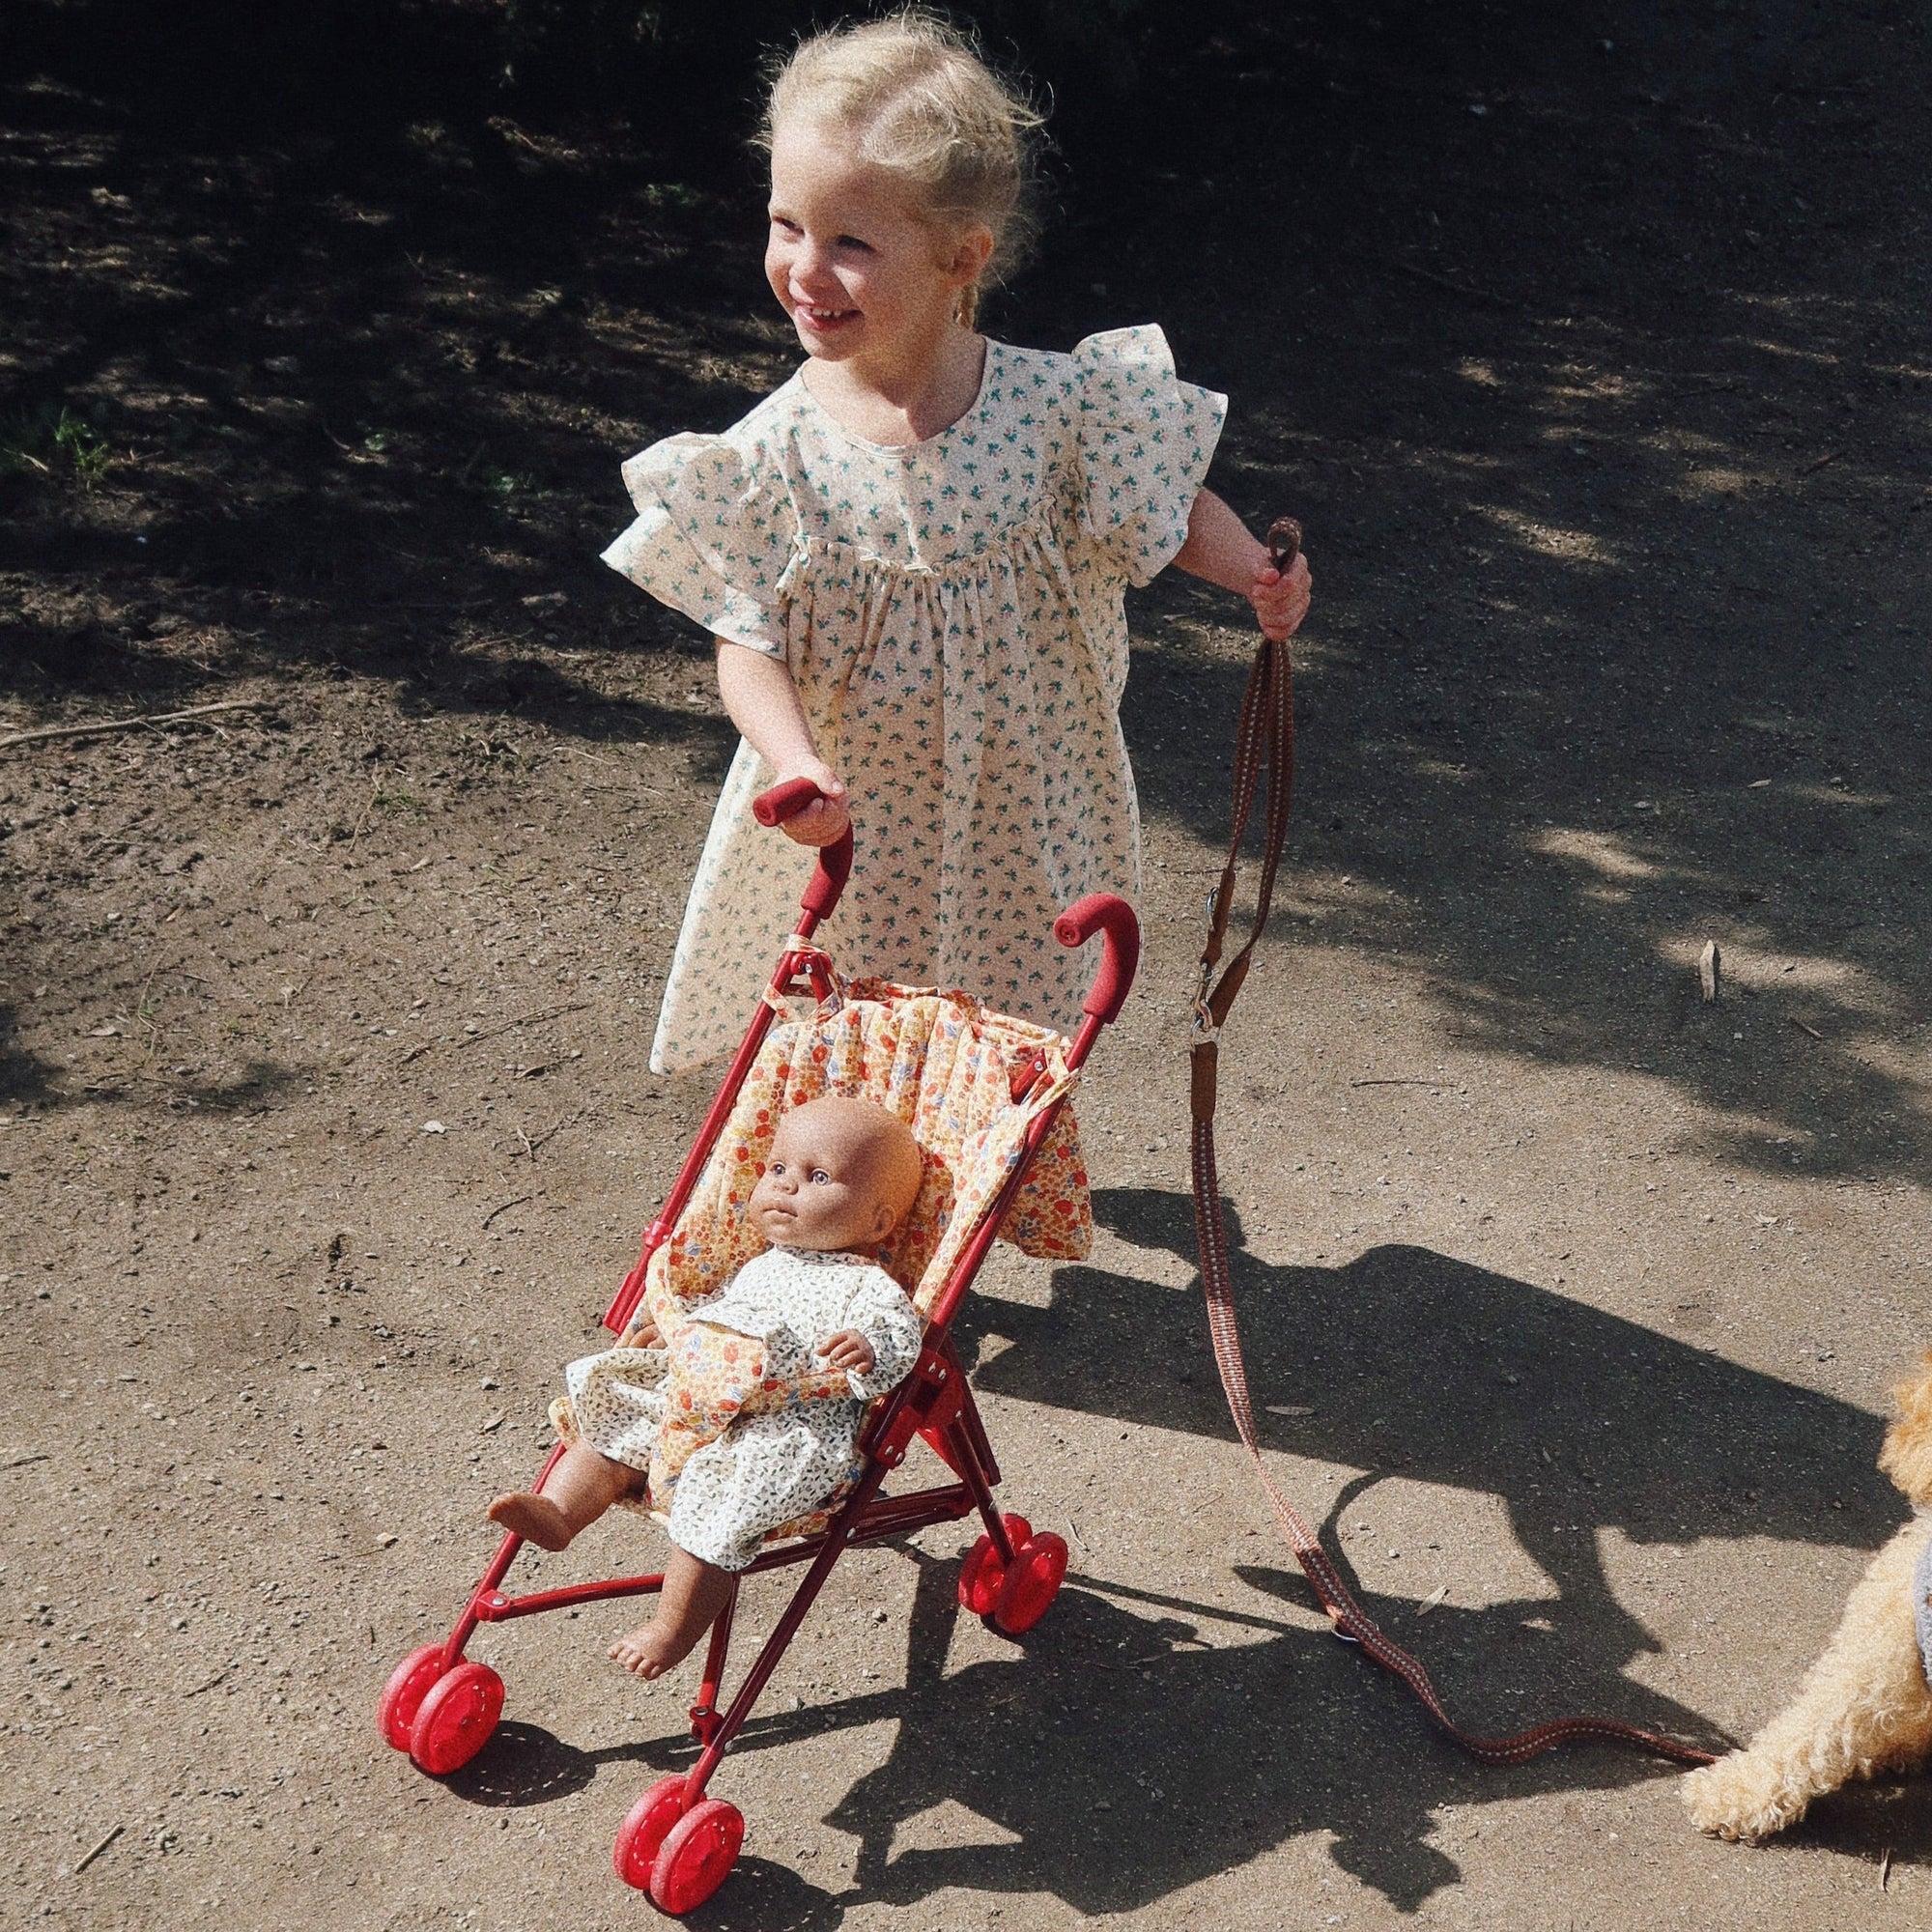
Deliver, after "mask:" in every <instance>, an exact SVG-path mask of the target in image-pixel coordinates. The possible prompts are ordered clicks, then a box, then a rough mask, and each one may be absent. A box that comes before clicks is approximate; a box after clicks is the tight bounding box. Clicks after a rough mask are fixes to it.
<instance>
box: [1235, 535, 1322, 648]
mask: <svg viewBox="0 0 1932 1932" xmlns="http://www.w3.org/2000/svg"><path fill="white" fill-rule="evenodd" d="M1311 583H1312V580H1311V578H1310V577H1309V575H1308V559H1307V558H1306V557H1305V556H1297V557H1296V558H1295V559H1294V561H1293V563H1292V564H1290V565H1289V567H1288V572H1287V574H1286V575H1285V576H1284V575H1283V574H1282V572H1280V571H1278V570H1277V569H1275V567H1274V565H1273V564H1271V563H1269V562H1268V561H1267V554H1266V552H1263V554H1262V567H1261V568H1260V570H1258V571H1257V572H1256V573H1255V579H1254V582H1252V583H1250V584H1249V585H1248V602H1249V603H1250V604H1252V605H1253V606H1254V607H1255V615H1256V617H1258V618H1259V619H1260V620H1261V627H1262V630H1263V631H1264V633H1265V635H1266V636H1268V637H1270V638H1272V639H1274V640H1275V642H1276V643H1281V642H1282V641H1283V640H1284V639H1289V638H1292V637H1293V636H1294V634H1295V632H1296V631H1298V630H1299V629H1300V628H1301V620H1302V619H1303V618H1304V617H1305V616H1307V615H1308V604H1309V599H1310V596H1311V594H1312V592H1311V588H1310V586H1311Z"/></svg>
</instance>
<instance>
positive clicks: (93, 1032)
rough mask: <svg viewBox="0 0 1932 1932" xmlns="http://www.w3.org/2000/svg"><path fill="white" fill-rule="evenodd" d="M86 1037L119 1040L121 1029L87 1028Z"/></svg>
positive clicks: (109, 1027)
mask: <svg viewBox="0 0 1932 1932" xmlns="http://www.w3.org/2000/svg"><path fill="white" fill-rule="evenodd" d="M87 1037H88V1038H89V1039H119V1038H120V1037H121V1029H120V1028H119V1027H118V1026H98V1027H89V1028H88V1030H87Z"/></svg>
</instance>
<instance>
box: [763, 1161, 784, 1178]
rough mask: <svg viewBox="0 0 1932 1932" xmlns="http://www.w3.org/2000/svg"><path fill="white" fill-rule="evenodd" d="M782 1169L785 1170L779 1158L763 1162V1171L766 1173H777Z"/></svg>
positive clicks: (781, 1171) (780, 1172)
mask: <svg viewBox="0 0 1932 1932" xmlns="http://www.w3.org/2000/svg"><path fill="white" fill-rule="evenodd" d="M784 1171H785V1164H784V1162H783V1161H781V1160H771V1161H767V1162H766V1163H765V1172H766V1173H767V1174H772V1175H779V1174H782V1173H783V1172H784Z"/></svg>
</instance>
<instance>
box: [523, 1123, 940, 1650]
mask: <svg viewBox="0 0 1932 1932" xmlns="http://www.w3.org/2000/svg"><path fill="white" fill-rule="evenodd" d="M920 1179H921V1163H920V1152H919V1146H918V1143H917V1142H915V1141H914V1139H913V1137H912V1133H911V1130H910V1129H909V1128H908V1127H907V1126H906V1125H905V1123H904V1122H902V1121H900V1120H899V1118H898V1117H897V1116H896V1115H895V1114H894V1113H892V1112H890V1111H889V1110H888V1109H887V1108H884V1107H880V1106H876V1105H874V1104H872V1103H871V1102H869V1101H865V1100H847V1099H837V1098H825V1099H819V1100H812V1101H810V1102H808V1103H807V1104H806V1105H805V1106H802V1107H798V1108H795V1109H793V1110H792V1111H791V1112H790V1113H788V1114H786V1115H785V1116H784V1117H783V1118H782V1119H781V1121H780V1122H779V1126H778V1131H777V1133H776V1134H775V1135H774V1137H773V1140H772V1147H771V1152H770V1154H769V1156H768V1157H767V1159H766V1163H765V1171H764V1174H763V1175H762V1176H761V1177H760V1179H759V1180H758V1182H757V1185H756V1186H755V1187H753V1190H752V1198H751V1201H750V1203H749V1204H748V1207H747V1210H746V1211H747V1212H748V1214H749V1215H750V1217H751V1220H752V1224H753V1227H754V1228H755V1229H756V1230H757V1232H758V1233H759V1234H761V1235H762V1236H764V1237H765V1239H766V1240H767V1241H769V1242H770V1243H771V1244H772V1245H771V1246H770V1247H769V1248H768V1249H766V1251H765V1252H764V1253H763V1254H761V1255H758V1256H756V1257H755V1258H754V1259H753V1260H752V1261H750V1262H748V1263H746V1264H745V1265H744V1266H743V1267H742V1268H740V1269H739V1270H738V1272H737V1274H736V1275H735V1276H733V1277H732V1279H731V1281H730V1282H729V1283H728V1284H727V1285H726V1286H725V1289H724V1290H723V1291H722V1292H721V1293H718V1294H715V1295H713V1296H712V1297H711V1298H710V1299H709V1300H708V1301H701V1302H697V1303H695V1304H692V1305H691V1306H690V1307H689V1309H688V1310H687V1311H686V1312H684V1313H683V1314H682V1315H681V1318H680V1320H679V1321H678V1324H677V1326H676V1327H675V1328H674V1329H673V1330H672V1332H671V1333H670V1335H669V1336H668V1338H667V1337H665V1336H662V1335H661V1334H660V1333H659V1331H658V1327H657V1323H656V1321H654V1320H653V1319H652V1318H651V1317H650V1316H648V1315H646V1316H644V1317H643V1318H642V1319H641V1320H640V1321H639V1322H637V1323H634V1324H633V1326H632V1328H631V1329H630V1331H629V1332H628V1333H627V1334H626V1335H625V1336H624V1338H623V1340H622V1341H621V1342H620V1343H619V1345H618V1346H617V1347H616V1348H614V1349H609V1350H605V1351H604V1352H603V1353H602V1354H596V1355H587V1356H585V1357H584V1358H583V1359H582V1360H581V1361H576V1362H572V1363H571V1364H570V1365H569V1367H568V1368H567V1369H566V1370H565V1371H564V1380H565V1383H566V1386H567V1387H568V1388H569V1391H570V1408H571V1411H572V1413H573V1417H574V1428H573V1429H571V1430H567V1431H566V1433H567V1434H568V1435H570V1437H571V1439H570V1443H569V1447H568V1448H566V1449H565V1451H564V1453H563V1455H562V1457H561V1458H560V1459H559V1461H558V1463H557V1464H556V1466H555V1467H554V1469H553V1470H552V1471H551V1473H550V1475H549V1477H548V1479H547V1480H546V1482H545V1484H544V1487H543V1490H542V1492H529V1491H525V1492H519V1493H516V1494H513V1495H506V1496H498V1497H497V1500H496V1501H495V1502H493V1503H492V1504H491V1505H490V1509H489V1515H490V1517H491V1519H492V1520H494V1521H496V1522H499V1523H501V1524H502V1525H503V1527H504V1528H505V1529H509V1530H514V1531H515V1532H516V1534H518V1535H519V1536H523V1537H527V1538H528V1539H529V1540H530V1541H531V1542H532V1543H535V1544H538V1545H540V1546H541V1547H542V1548H545V1549H562V1548H566V1547H567V1546H568V1545H569V1544H570V1542H571V1540H572V1539H573V1538H574V1537H575V1536H576V1535H577V1533H578V1532H579V1531H580V1530H582V1529H583V1528H584V1527H586V1526H587V1525H588V1524H590V1523H592V1522H594V1521H596V1520H597V1519H598V1518H599V1517H601V1516H602V1515H603V1514H604V1512H605V1511H606V1510H608V1509H610V1508H611V1505H612V1504H615V1503H647V1504H648V1505H649V1507H650V1508H652V1509H653V1510H655V1511H658V1512H661V1513H663V1514H664V1515H665V1516H666V1519H667V1520H666V1525H665V1526H666V1532H667V1534H668V1536H669V1538H670V1542H671V1545H672V1555H671V1559H670V1562H669V1564H668V1566H667V1568H666V1571H665V1580H664V1590H663V1594H662V1596H661V1597H660V1600H659V1605H658V1613H657V1615H656V1616H655V1617H653V1618H652V1620H651V1621H650V1622H649V1623H647V1624H645V1625H643V1626H642V1627H641V1628H639V1629H638V1630H635V1631H633V1632H632V1633H631V1634H629V1635H628V1636H625V1637H622V1638H620V1639H619V1640H618V1641H617V1642H616V1643H614V1644H612V1645H611V1657H613V1658H614V1659H615V1660H616V1661H617V1662H619V1663H621V1664H622V1665H623V1666H624V1667H625V1669H627V1670H631V1671H634V1672H636V1674H637V1675H638V1676H639V1677H656V1676H658V1675H659V1674H660V1673H661V1672H663V1671H665V1670H668V1668H669V1667H670V1666H671V1665H672V1664H674V1663H676V1662H679V1660H680V1659H682V1658H683V1657H684V1656H685V1655H686V1654H687V1653H688V1652H689V1651H690V1650H691V1648H692V1647H693V1645H695V1644H696V1641H697V1639H698V1638H699V1637H700V1636H701V1635H702V1634H704V1633H705V1631H707V1630H708V1629H709V1628H710V1627H711V1625H712V1623H713V1622H714V1621H715V1619H716V1618H717V1615H718V1613H719V1611H720V1610H721V1609H723V1608H724V1606H725V1602H726V1600H727V1599H728V1598H729V1596H730V1591H731V1584H732V1579H733V1577H734V1575H735V1574H736V1573H737V1572H738V1571H741V1570H743V1569H744V1568H745V1566H746V1565H747V1564H749V1563H750V1562H751V1561H752V1559H753V1557H754V1556H755V1555H756V1554H757V1553H758V1547H759V1545H760V1543H761V1542H762V1541H763V1539H764V1536H765V1534H766V1533H767V1532H768V1531H770V1530H773V1529H776V1528H777V1527H779V1525H780V1524H781V1523H785V1522H790V1521H793V1520H796V1519H798V1518H800V1517H804V1516H809V1515H810V1513H811V1512H812V1511H813V1510H814V1509H816V1508H818V1507H819V1505H820V1504H822V1503H823V1502H824V1500H825V1498H826V1497H827V1496H828V1495H829V1494H830V1493H831V1492H832V1491H833V1490H834V1489H835V1488H837V1486H838V1483H839V1482H840V1481H841V1480H842V1479H843V1478H844V1477H845V1476H846V1475H847V1474H848V1473H850V1472H851V1470H852V1469H853V1468H854V1467H855V1465H856V1462H857V1454H856V1451H857V1443H858V1436H859V1429H860V1425H861V1423H862V1421H863V1419H864V1416H865V1412H866V1406H867V1404H868V1403H869V1402H871V1401H872V1400H873V1399H874V1398H875V1397H877V1396H881V1395H884V1394H885V1393H886V1392H887V1391H888V1390H889V1389H891V1388H893V1387H894V1386H895V1384H896V1383H897V1382H899V1381H900V1380H901V1379H902V1378H904V1377H905V1376H906V1374H907V1373H908V1372H909V1371H910V1369H911V1368H912V1365H913V1362H914V1360H915V1359H916V1358H917V1356H918V1354H919V1347H920V1335H921V1326H922V1324H921V1321H920V1318H919V1315H918V1312H917V1311H916V1310H915V1309H914V1307H913V1305H912V1303H911V1301H910V1300H908V1299H907V1297H906V1293H905V1291H904V1290H903V1289H902V1288H900V1287H899V1285H898V1284H897V1283H896V1282H895V1281H894V1280H893V1278H892V1277H891V1276H890V1275H889V1274H887V1273H886V1271H885V1270H884V1269H883V1268H881V1267H880V1266H878V1264H876V1263H875V1262H874V1261H873V1260H872V1259H871V1256H872V1255H873V1254H875V1253H876V1251H877V1249H878V1247H879V1245H880V1243H881V1242H883V1241H884V1240H886V1238H887V1237H888V1236H890V1235H891V1234H892V1233H893V1231H894V1229H895V1228H896V1227H897V1226H898V1225H899V1223H900V1222H901V1221H903V1220H904V1219H905V1217H906V1215H907V1214H908V1213H909V1212H910V1211H911V1209H912V1205H913V1201H914V1198H915V1197H916V1196H917V1195H918V1193H919V1186H920ZM721 1336H723V1337H725V1338H728V1339H725V1340H723V1341H721V1340H720V1337H721ZM748 1391H764V1392H767V1393H769V1392H772V1391H778V1392H779V1393H780V1402H779V1403H778V1404H777V1405H776V1406H767V1407H760V1408H759V1409H758V1410H757V1411H756V1412H741V1406H742V1405H743V1404H744V1402H745V1398H746V1395H747V1393H748Z"/></svg>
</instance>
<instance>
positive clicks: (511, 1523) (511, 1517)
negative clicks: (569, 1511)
mask: <svg viewBox="0 0 1932 1932" xmlns="http://www.w3.org/2000/svg"><path fill="white" fill-rule="evenodd" d="M484 1514H485V1515H486V1516H487V1517H488V1518H489V1519H490V1520H491V1521H492V1522H496V1523H501V1524H502V1526H503V1527H504V1528H505V1529H507V1530H509V1531H510V1532H511V1534H512V1535H515V1536H521V1537H523V1538H524V1539H525V1540H526V1541H527V1542H530V1543H534V1544H535V1545H536V1546H537V1548H539V1549H568V1548H570V1544H571V1539H572V1538H573V1537H574V1536H576V1534H577V1525H576V1524H575V1523H573V1522H572V1521H571V1520H570V1519H569V1518H568V1517H567V1516H565V1515H564V1513H563V1512H562V1511H561V1510H560V1509H558V1508H557V1506H556V1505H555V1504H554V1502H552V1501H551V1499H550V1498H549V1497H548V1496H540V1495H538V1494H537V1493H536V1492H534V1491H531V1490H519V1491H518V1492H516V1493H515V1494H514V1495H508V1496H498V1497H497V1500H496V1501H495V1502H494V1503H492V1504H491V1505H490V1507H489V1508H488V1509H487V1510H486V1511H484Z"/></svg>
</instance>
